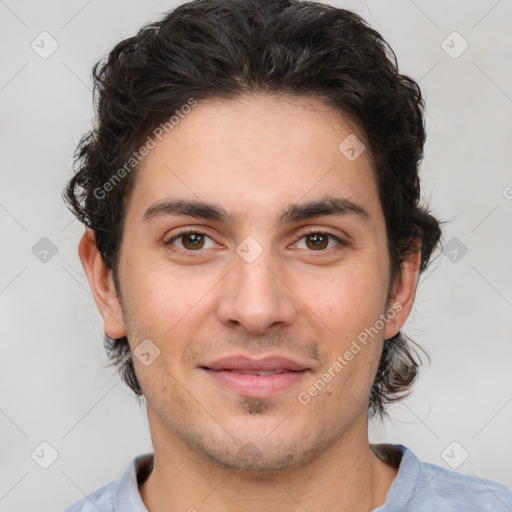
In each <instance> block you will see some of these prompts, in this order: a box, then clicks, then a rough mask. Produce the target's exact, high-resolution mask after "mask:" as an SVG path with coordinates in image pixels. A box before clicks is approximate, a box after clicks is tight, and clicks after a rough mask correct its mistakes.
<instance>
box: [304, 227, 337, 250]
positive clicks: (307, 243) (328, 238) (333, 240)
mask: <svg viewBox="0 0 512 512" xmlns="http://www.w3.org/2000/svg"><path fill="white" fill-rule="evenodd" d="M342 245H345V243H344V242H343V240H341V239H340V238H339V237H337V236H336V235H333V234H332V233H324V232H322V231H318V232H317V231H312V232H309V233H305V234H304V235H302V236H301V237H300V239H299V241H298V242H297V247H298V248H299V249H306V250H310V251H315V252H323V251H325V252H327V251H328V250H330V249H333V248H335V247H336V246H342Z"/></svg>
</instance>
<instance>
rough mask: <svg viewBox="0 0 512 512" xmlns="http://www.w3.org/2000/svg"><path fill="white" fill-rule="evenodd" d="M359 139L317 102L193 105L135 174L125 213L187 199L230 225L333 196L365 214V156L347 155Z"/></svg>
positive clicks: (371, 186) (370, 200)
mask: <svg viewBox="0 0 512 512" xmlns="http://www.w3.org/2000/svg"><path fill="white" fill-rule="evenodd" d="M362 138H363V137H362V135H361V133H360V132H359V130H358V129H357V127H356V126H355V125H354V124H353V123H351V122H350V120H348V119H347V118H345V117H343V116H342V115H341V114H340V113H339V112H338V111H335V110H334V109H332V108H330V107H329V106H327V105H326V104H324V103H323V102H321V101H320V100H317V99H312V98H301V97H296V98H290V97H287V98H276V97H269V96H265V95H254V96H245V97H242V98H239V99H236V100H219V99H216V100H207V101H199V102H198V104H197V105H196V106H195V107H193V108H192V109H190V111H189V113H188V114H186V115H182V116H180V120H179V123H178V124H176V125H175V126H174V128H173V129H172V130H170V131H169V133H168V134H165V135H163V137H162V139H161V140H160V141H156V142H157V144H156V146H155V147H154V148H153V149H151V151H150V152H149V154H148V155H147V156H146V157H145V158H144V159H143V161H142V162H141V164H140V166H139V168H138V169H137V170H136V171H135V172H136V181H135V186H134V190H133V194H132V199H131V203H133V204H132V207H130V209H131V210H132V213H133V214H136V215H137V217H138V218H139V219H140V218H142V216H143V215H144V212H145V209H146V208H147V207H148V206H149V205H150V204H152V203H154V202H157V201H159V200H162V199H173V198H188V199H195V200H204V201H206V202H208V203H216V204H221V205H222V206H223V208H224V210H227V211H229V212H230V213H234V214H235V216H236V217H237V218H243V217H244V216H253V217H254V216H255V215H256V216H258V215H263V216H265V215H266V216H267V217H268V216H269V215H273V214H274V213H275V214H277V212H278V211H279V212H281V211H282V208H283V206H286V205H287V204H291V203H297V202H298V201H299V200H301V199H302V200H304V201H311V200H314V199H315V198H319V197H326V196H329V195H334V196H336V197H339V196H343V197H346V198H347V199H351V200H354V201H355V202H358V203H365V204H366V205H367V209H368V210H372V209H375V208H378V205H376V204H375V200H376V199H377V197H378V194H377V189H376V183H375V179H374V173H373V170H372V167H371V162H370V155H369V151H366V150H364V151H363V152H362V153H361V154H360V156H359V157H357V158H355V159H354V158H353V152H352V154H351V153H347V152H346V149H347V145H348V146H354V142H355V144H360V145H359V146H357V147H355V149H356V150H357V151H358V152H359V151H360V150H361V148H364V146H363V145H362V144H363V143H362V142H361V139H362ZM349 149H350V147H349ZM349 157H350V158H349ZM356 200H357V201H356ZM133 210H135V212H134V211H133ZM373 213H377V212H373Z"/></svg>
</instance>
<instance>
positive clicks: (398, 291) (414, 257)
mask: <svg viewBox="0 0 512 512" xmlns="http://www.w3.org/2000/svg"><path fill="white" fill-rule="evenodd" d="M420 264H421V242H420V241H419V240H418V241H417V242H416V243H415V244H414V249H413V250H412V251H411V252H410V253H409V254H408V255H407V256H406V257H405V259H404V261H403V262H402V268H401V272H400V274H399V275H398V276H397V277H396V278H395V282H394V283H393V287H392V291H391V297H390V299H389V303H388V311H390V310H391V311H394V312H395V316H394V317H391V316H389V318H390V320H389V321H388V322H387V323H386V330H385V335H384V338H385V339H389V338H392V337H393V336H395V335H396V334H397V333H398V331H399V329H401V328H402V326H403V325H404V323H405V321H406V320H407V317H408V316H409V313H410V311H411V309H412V305H413V304H414V299H415V297H416V287H417V285H418V278H419V274H420ZM394 322H396V323H397V324H398V327H399V329H397V327H396V325H395V323H394Z"/></svg>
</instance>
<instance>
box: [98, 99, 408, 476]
mask: <svg viewBox="0 0 512 512" xmlns="http://www.w3.org/2000/svg"><path fill="white" fill-rule="evenodd" d="M348 136H352V137H353V136H354V129H353V127H351V126H350V124H349V123H348V122H347V121H346V120H345V119H344V118H343V117H342V116H341V115H340V114H338V113H336V112H334V111H333V110H332V109H329V108H328V107H327V106H325V105H324V104H322V103H320V102H317V101H316V100H315V101H312V100H311V99H308V100H307V101H306V100H304V99H300V98H295V99H293V100H286V101H285V100H283V99H280V100H278V99H271V98H269V97H263V96H259V97H250V98H249V97H246V98H242V99H239V100H236V101H232V100H230V101H228V100H226V101H219V100H217V101H205V102H199V103H198V105H197V106H196V107H195V108H193V109H192V111H191V112H190V113H189V114H188V115H187V116H186V117H184V119H181V121H180V123H179V124H178V125H177V126H175V128H174V129H173V130H172V131H171V132H169V134H167V135H165V136H164V137H163V138H162V140H161V142H159V143H158V144H157V145H156V147H155V148H154V149H152V150H151V152H150V153H149V154H148V155H147V156H146V158H145V159H144V160H143V162H142V164H141V167H140V168H139V169H138V170H137V171H136V172H137V176H136V181H135V186H134V189H133V192H132V195H131V196H130V200H129V204H128V207H127V212H126V222H125V227H124V234H123V241H122V247H121V252H120V265H119V278H120V284H121V297H120V299H121V305H119V303H117V302H115V301H111V302H110V303H109V304H108V306H105V305H104V307H103V309H104V308H105V307H108V308H109V309H110V314H109V315H104V318H105V324H104V325H105V331H106V332H107V334H109V335H110V336H113V337H120V336H123V335H124V334H126V335H127V337H128V339H129V342H130V346H131V349H132V351H134V350H135V352H136V353H139V356H140V352H138V351H137V347H138V346H139V345H140V344H141V343H142V342H144V343H145V345H141V347H142V348H143V349H144V350H142V348H139V351H142V353H143V355H142V357H141V359H139V357H137V356H135V355H134V357H133V359H134V365H135V371H136V374H137V378H138V380H139V382H140V385H141V387H142V390H143V392H144V395H145V397H146V401H147V407H148V417H149V420H150V426H151V430H152V435H153V437H154V438H155V437H158V438H159V439H162V440H163V439H165V440H166V441H168V442H171V443H174V444H176V443H179V444H181V445H182V446H184V447H186V448H187V449H189V450H190V451H191V452H193V453H195V454H198V455H201V456H205V457H207V458H208V459H209V460H210V461H214V462H215V463H218V464H220V465H222V466H224V467H229V468H233V469H246V470H255V471H259V470H263V469H265V470H268V471H272V470H278V469H284V468H291V467H294V466H295V465H298V464H304V463H306V462H307V461H309V460H312V459H313V458H314V457H315V456H317V455H318V454H320V453H322V452H324V451H325V450H326V449H328V448H329V447H331V446H333V445H335V444H336V443H339V442H340V441H341V439H343V438H346V437H347V436H351V435H356V434H355V433H356V432H357V433H358V434H357V435H360V432H361V429H363V432H364V434H365V435H366V424H367V408H368V401H369V393H370V389H371V387H372V383H373V381H374V378H375V373H376V371H377V366H378V362H379V357H380V351H381V349H382V342H383V340H384V338H385V337H390V336H393V335H394V334H395V333H396V328H395V326H394V325H393V324H392V322H387V323H385V326H384V327H383V326H382V323H383V322H382V320H381V321H380V322H379V318H380V319H382V318H383V316H382V315H384V314H386V312H387V311H388V310H389V309H390V308H391V306H392V304H393V303H394V304H396V297H395V300H393V301H391V302H390V301H389V300H388V293H387V292H388V287H389V285H390V276H389V271H388V267H389V257H388V252H387V247H386V231H385V221H384V216H383V212H382V209H381V205H380V202H379V199H378V190H377V186H376V182H375V178H374V174H373V171H372V169H371V166H370V160H369V154H368V151H364V152H363V153H362V154H361V155H360V156H359V157H358V158H356V159H353V158H347V156H346V154H348V155H349V156H353V155H351V153H350V152H349V153H345V154H344V153H343V152H342V151H340V149H339V148H338V147H339V146H340V144H341V143H342V142H343V141H344V140H345V139H346V138H347V137H348ZM349 140H351V139H349ZM343 147H344V146H343ZM398 291H399V292H400V288H399V289H398ZM402 303H405V301H402ZM403 305H404V306H405V307H404V308H403V310H402V311H401V313H399V314H398V313H397V314H396V316H394V319H395V320H397V319H399V317H400V316H401V318H402V320H403V315H406V314H407V313H408V310H407V307H406V304H403ZM372 326H373V328H374V330H375V327H378V329H377V330H378V333H377V334H374V335H373V336H371V337H369V336H367V342H366V343H365V344H363V343H362V342H361V341H358V340H361V333H363V332H365V329H368V328H370V327H372ZM367 332H368V331H367ZM373 332H375V331H373ZM358 337H359V338H358ZM144 340H150V341H144ZM354 341H355V342H356V344H357V346H359V348H360V350H359V351H357V350H356V349H355V348H354V344H353V343H354ZM347 351H348V352H352V357H350V358H349V357H347V356H346V353H347ZM155 356H157V357H156V358H155ZM340 358H341V359H340ZM341 361H343V363H341ZM336 362H338V365H336ZM340 365H341V369H340ZM275 370H277V372H276V371H275ZM281 371H282V373H281ZM261 372H263V373H261ZM326 372H327V374H329V375H330V377H331V378H330V379H329V378H328V377H325V375H326ZM319 379H321V380H322V384H320V385H318V381H319ZM315 383H317V386H316V388H315ZM313 388H315V389H316V392H315V391H314V390H313V391H311V390H312V389H313Z"/></svg>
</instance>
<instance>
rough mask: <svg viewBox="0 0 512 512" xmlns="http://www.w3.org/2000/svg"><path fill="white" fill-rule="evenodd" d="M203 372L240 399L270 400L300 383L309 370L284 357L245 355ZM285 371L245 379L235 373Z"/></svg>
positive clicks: (210, 365)
mask: <svg viewBox="0 0 512 512" xmlns="http://www.w3.org/2000/svg"><path fill="white" fill-rule="evenodd" d="M201 369H202V370H203V371H204V372H205V373H206V374H207V375H209V376H210V378H212V379H213V380H214V381H215V382H216V383H217V384H218V385H220V386H221V387H223V388H227V389H229V390H231V391H233V392H234V393H236V394H238V395H241V396H250V397H262V398H264V397H270V396H272V395H275V394H277V393H279V392H281V391H284V390H285V389H286V388H289V387H291V386H293V385H294V384H297V383H298V382H300V381H301V380H302V379H303V378H304V377H305V375H306V374H308V373H309V371H310V368H308V367H307V366H306V365H304V364H302V363H300V362H298V361H294V360H292V359H288V358H286V357H282V356H269V357H264V358H262V359H251V358H249V357H246V356H242V355H238V356H237V355H235V356H229V357H224V358H222V359H219V360H217V361H213V362H211V363H207V364H204V365H201ZM276 369H279V370H284V371H283V373H276V374H273V375H263V376H260V375H244V374H240V373H233V372H234V371H270V370H276Z"/></svg>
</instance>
